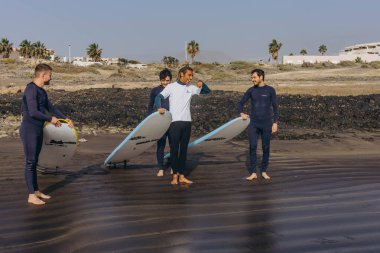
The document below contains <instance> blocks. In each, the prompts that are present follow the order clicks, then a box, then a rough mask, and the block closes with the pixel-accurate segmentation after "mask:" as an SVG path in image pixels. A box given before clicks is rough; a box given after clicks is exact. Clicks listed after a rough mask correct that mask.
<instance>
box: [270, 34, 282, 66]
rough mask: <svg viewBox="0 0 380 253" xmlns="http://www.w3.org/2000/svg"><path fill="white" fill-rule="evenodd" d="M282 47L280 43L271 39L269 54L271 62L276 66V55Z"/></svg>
mask: <svg viewBox="0 0 380 253" xmlns="http://www.w3.org/2000/svg"><path fill="white" fill-rule="evenodd" d="M281 47H282V43H278V42H277V40H275V39H273V40H272V42H271V43H269V53H270V54H271V56H272V58H273V60H275V61H276V63H277V64H278V53H279V51H280V49H281Z"/></svg>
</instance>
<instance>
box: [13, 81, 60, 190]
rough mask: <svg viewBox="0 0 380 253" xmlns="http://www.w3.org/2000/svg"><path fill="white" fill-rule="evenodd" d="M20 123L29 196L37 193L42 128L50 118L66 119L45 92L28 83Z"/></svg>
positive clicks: (23, 98)
mask: <svg viewBox="0 0 380 253" xmlns="http://www.w3.org/2000/svg"><path fill="white" fill-rule="evenodd" d="M21 109H22V122H21V126H20V136H21V140H22V143H23V146H24V153H25V181H26V185H27V187H28V191H29V194H33V193H34V192H35V191H38V184H37V171H36V167H37V163H38V156H39V155H40V152H41V148H42V141H43V131H42V130H43V126H44V123H45V121H48V122H50V121H51V119H52V116H56V117H57V118H66V116H65V115H64V114H62V113H61V112H60V111H59V110H58V109H56V108H55V107H54V106H53V105H52V104H51V103H50V101H49V99H48V96H47V93H46V91H45V90H44V89H43V88H41V87H39V86H37V85H36V84H35V83H33V82H31V83H29V84H28V85H27V86H26V88H25V91H24V94H23V97H22V105H21Z"/></svg>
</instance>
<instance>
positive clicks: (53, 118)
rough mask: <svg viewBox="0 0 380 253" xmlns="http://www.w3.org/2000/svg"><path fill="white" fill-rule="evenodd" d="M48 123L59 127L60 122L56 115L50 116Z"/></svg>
mask: <svg viewBox="0 0 380 253" xmlns="http://www.w3.org/2000/svg"><path fill="white" fill-rule="evenodd" d="M50 123H52V124H53V125H55V126H56V127H60V126H61V125H62V124H61V121H59V120H58V119H57V118H56V117H54V116H53V117H51V121H50Z"/></svg>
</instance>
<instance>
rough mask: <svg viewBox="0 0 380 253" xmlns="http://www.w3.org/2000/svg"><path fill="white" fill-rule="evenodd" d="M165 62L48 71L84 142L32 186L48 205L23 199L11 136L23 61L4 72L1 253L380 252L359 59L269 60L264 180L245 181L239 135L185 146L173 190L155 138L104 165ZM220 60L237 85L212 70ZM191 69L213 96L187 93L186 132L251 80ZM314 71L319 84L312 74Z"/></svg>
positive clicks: (377, 111) (374, 110)
mask: <svg viewBox="0 0 380 253" xmlns="http://www.w3.org/2000/svg"><path fill="white" fill-rule="evenodd" d="M240 65H241V66H240ZM240 65H239V66H240V67H242V66H245V65H242V64H240ZM4 66H5V65H4ZM2 67H3V66H2ZM61 67H62V66H61ZM162 67H163V66H153V67H152V66H151V67H149V68H148V69H147V70H143V71H139V70H130V69H121V70H118V67H111V66H110V67H107V66H106V67H100V68H99V69H93V68H92V69H91V68H90V69H82V68H74V67H73V68H71V70H68V69H66V68H65V67H62V68H61V69H60V68H56V70H57V71H58V73H56V74H53V75H55V76H54V77H55V79H53V82H52V85H51V86H48V87H46V89H47V90H48V94H49V98H50V99H51V100H52V102H53V103H54V104H55V105H56V106H57V108H59V109H60V110H61V111H62V112H64V113H66V114H68V115H69V116H70V117H71V118H72V119H73V120H74V124H75V125H76V127H77V128H78V133H79V138H80V139H82V142H80V143H79V146H78V149H77V153H76V154H75V156H74V157H73V159H72V161H71V162H70V163H69V164H68V165H67V166H65V167H64V168H60V169H58V170H57V171H55V170H49V171H48V172H49V173H41V172H39V174H38V180H39V181H38V182H39V185H40V190H41V191H42V192H44V193H47V194H49V195H51V196H52V199H50V200H48V201H47V204H46V205H44V206H32V205H28V204H27V201H26V200H27V189H26V185H25V180H24V154H23V150H22V144H21V140H20V138H19V133H18V131H19V124H20V119H21V115H20V101H21V96H22V91H23V89H24V87H25V84H26V83H27V82H29V81H30V78H29V77H28V73H29V72H28V71H30V69H29V67H28V66H26V65H22V64H17V65H14V66H13V67H12V66H11V67H10V66H5V67H4V68H1V69H0V71H2V72H1V74H2V78H1V80H0V112H1V118H0V123H1V124H0V126H1V128H0V145H1V148H0V158H1V161H2V164H1V166H0V187H1V191H0V201H1V208H0V222H1V226H0V251H1V252H2V253H3V252H4V253H8V252H9V253H13V252H26V253H28V252H62V253H63V252H65V253H66V252H128V253H129V252H181V253H182V252H197V253H198V252H342V253H347V252H353V253H354V252H379V251H380V231H379V229H378V227H379V225H380V224H379V223H380V222H379V220H380V213H379V208H380V199H379V197H378V196H379V194H380V187H379V185H380V183H379V182H380V181H379V178H380V170H379V169H380V161H379V157H380V130H379V129H380V95H379V94H380V92H379V90H378V89H379V88H378V87H379V85H378V80H379V79H378V78H379V76H380V75H379V74H378V71H376V70H374V69H368V70H367V74H368V75H367V77H366V78H365V79H361V80H360V81H359V80H358V79H354V78H353V76H354V75H355V73H357V72H355V71H359V70H360V69H358V67H356V68H337V69H331V70H317V69H314V70H303V69H293V70H289V71H282V70H278V69H276V68H274V67H267V68H268V72H269V75H268V80H269V81H270V82H271V83H274V85H273V86H274V87H275V88H276V90H277V89H278V90H279V92H278V98H279V104H280V123H279V132H278V133H277V134H275V135H274V136H273V138H272V141H271V159H270V165H269V169H268V173H269V175H270V176H271V179H270V180H269V181H266V180H264V179H262V178H259V179H258V180H256V181H254V182H248V181H247V180H245V177H246V176H248V172H247V161H248V145H249V144H248V140H247V132H246V131H244V132H243V133H242V134H240V135H239V136H237V137H236V138H234V139H233V140H232V141H229V142H227V143H225V144H223V145H218V146H216V147H213V148H209V149H206V150H205V149H196V148H195V149H192V150H191V151H190V152H189V154H188V162H187V170H188V177H189V178H190V179H191V180H194V182H195V183H194V184H193V185H180V186H172V185H171V184H170V179H171V178H170V175H169V173H168V171H166V173H165V176H164V177H162V178H159V177H157V176H156V172H157V169H158V168H157V165H156V160H155V159H156V158H155V147H152V148H150V149H149V150H147V151H146V152H145V153H143V154H142V155H140V156H138V157H135V158H134V159H132V160H131V161H129V162H128V166H127V167H126V168H124V166H123V165H119V166H117V167H115V168H113V167H112V166H111V167H110V168H104V167H102V166H101V165H102V164H103V162H104V160H105V158H106V157H107V156H108V155H109V154H110V153H111V152H112V150H113V149H114V148H115V147H116V146H117V145H118V144H119V143H120V142H121V141H122V140H123V139H124V138H125V137H126V136H127V135H128V133H130V132H131V131H132V130H133V129H134V128H135V127H136V126H137V125H138V124H139V122H141V121H142V120H143V119H144V118H145V117H146V116H147V103H148V98H149V97H148V96H149V92H150V89H151V88H152V87H154V86H156V85H157V80H156V79H157V77H156V76H155V75H156V74H155V73H156V72H157V70H158V69H161V68H162ZM251 67H252V66H251V65H247V66H245V68H247V71H248V69H249V68H251ZM53 68H54V67H53ZM210 68H211V69H210ZM220 68H222V72H224V74H228V75H229V76H230V77H231V76H232V77H234V76H237V78H236V80H237V81H236V80H235V81H236V82H233V79H231V80H230V81H228V80H229V79H228V78H225V79H222V80H217V79H216V78H219V77H217V76H214V77H213V75H216V73H217V72H218V71H220ZM223 68H226V69H223ZM70 71H72V72H74V73H75V71H76V72H77V73H76V74H70ZM197 71H198V72H196V73H199V74H200V76H197V77H196V78H202V79H204V80H206V82H207V83H208V84H209V86H210V88H211V89H212V93H211V94H210V95H207V96H204V97H202V96H201V97H199V98H198V97H194V99H193V101H192V117H193V126H192V137H191V138H192V140H195V139H196V138H197V137H200V136H203V135H204V134H207V133H209V132H210V131H212V130H214V129H216V128H217V127H219V126H220V125H222V124H224V123H226V122H228V121H229V120H232V119H234V118H236V117H238V114H237V111H236V104H237V102H238V101H239V99H240V98H241V96H242V95H243V92H244V91H245V90H246V89H247V88H248V87H250V83H249V82H247V81H246V80H245V81H244V80H243V79H244V78H247V77H248V74H247V73H245V72H244V71H240V69H239V70H234V69H233V65H232V64H231V66H227V67H223V66H222V67H221V66H209V65H206V66H203V67H199V66H198V70H197ZM320 72H321V74H320ZM295 73H296V74H299V75H298V78H296V79H292V76H293V75H294V74H295ZM349 73H353V74H352V75H351V76H350V75H349ZM345 75H347V76H345ZM319 77H320V78H321V79H320V80H322V81H326V84H325V83H322V84H320V83H316V82H317V80H318V78H319ZM350 78H351V79H352V80H349V79H350ZM322 95H323V96H322ZM246 109H247V111H248V110H249V107H247V108H246ZM260 147H261V144H260V143H259V145H258V152H259V154H260ZM167 150H168V148H167ZM259 157H260V155H259Z"/></svg>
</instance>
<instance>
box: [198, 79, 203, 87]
mask: <svg viewBox="0 0 380 253" xmlns="http://www.w3.org/2000/svg"><path fill="white" fill-rule="evenodd" d="M202 86H203V82H202V81H201V80H198V82H197V87H198V88H202Z"/></svg>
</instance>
